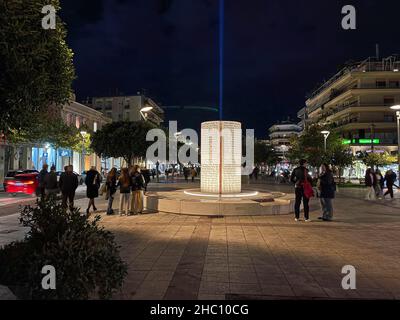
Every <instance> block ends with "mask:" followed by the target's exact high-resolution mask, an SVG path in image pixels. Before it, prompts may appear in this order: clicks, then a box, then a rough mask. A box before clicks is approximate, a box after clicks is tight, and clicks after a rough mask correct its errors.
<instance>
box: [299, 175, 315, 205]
mask: <svg viewBox="0 0 400 320" xmlns="http://www.w3.org/2000/svg"><path fill="white" fill-rule="evenodd" d="M302 187H303V193H304V197H306V198H307V199H310V198H312V197H314V189H313V187H312V185H311V183H310V182H309V181H308V179H307V171H306V169H304V182H303V183H302Z"/></svg>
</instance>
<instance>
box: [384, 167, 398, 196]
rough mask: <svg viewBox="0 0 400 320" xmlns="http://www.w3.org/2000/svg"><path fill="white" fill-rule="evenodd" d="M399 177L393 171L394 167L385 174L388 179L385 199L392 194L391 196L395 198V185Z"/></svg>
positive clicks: (386, 179)
mask: <svg viewBox="0 0 400 320" xmlns="http://www.w3.org/2000/svg"><path fill="white" fill-rule="evenodd" d="M396 179H397V175H396V174H395V173H394V172H393V170H392V169H389V170H388V171H386V174H385V181H386V187H387V191H386V192H385V194H384V195H383V199H385V197H386V196H387V195H388V194H390V198H391V199H393V198H394V196H393V185H394V183H395V182H396Z"/></svg>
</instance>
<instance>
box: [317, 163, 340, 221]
mask: <svg viewBox="0 0 400 320" xmlns="http://www.w3.org/2000/svg"><path fill="white" fill-rule="evenodd" d="M318 190H319V198H320V202H321V207H322V217H319V218H318V219H321V220H323V221H332V218H333V206H332V199H334V198H335V190H336V184H335V179H334V178H333V173H332V170H331V169H330V168H329V165H328V164H326V163H324V164H323V165H322V166H321V173H320V175H319V178H318Z"/></svg>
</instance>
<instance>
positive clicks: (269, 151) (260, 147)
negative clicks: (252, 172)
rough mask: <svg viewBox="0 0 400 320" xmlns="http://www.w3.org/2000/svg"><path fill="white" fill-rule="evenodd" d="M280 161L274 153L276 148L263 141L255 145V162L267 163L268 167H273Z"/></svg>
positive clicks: (256, 142)
mask: <svg viewBox="0 0 400 320" xmlns="http://www.w3.org/2000/svg"><path fill="white" fill-rule="evenodd" d="M278 161H279V157H278V155H277V154H276V152H275V151H274V148H273V147H272V146H270V145H267V144H265V143H264V142H261V141H255V143H254V162H255V163H258V164H260V163H265V164H266V165H268V166H273V165H275V164H276V163H277V162H278Z"/></svg>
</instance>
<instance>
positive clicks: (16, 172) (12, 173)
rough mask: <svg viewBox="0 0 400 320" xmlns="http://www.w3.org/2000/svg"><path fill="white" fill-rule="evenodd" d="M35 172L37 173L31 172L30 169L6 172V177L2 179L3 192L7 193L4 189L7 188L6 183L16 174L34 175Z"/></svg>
mask: <svg viewBox="0 0 400 320" xmlns="http://www.w3.org/2000/svg"><path fill="white" fill-rule="evenodd" d="M35 172H37V173H38V172H39V171H37V170H31V169H29V170H10V171H8V172H7V174H6V176H5V177H4V181H3V187H4V191H5V192H7V191H6V188H7V184H8V181H10V180H14V177H15V176H16V175H17V174H22V173H35Z"/></svg>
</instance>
